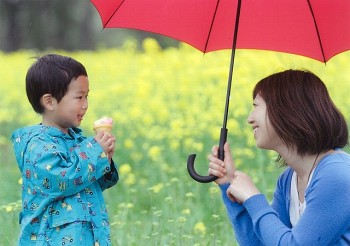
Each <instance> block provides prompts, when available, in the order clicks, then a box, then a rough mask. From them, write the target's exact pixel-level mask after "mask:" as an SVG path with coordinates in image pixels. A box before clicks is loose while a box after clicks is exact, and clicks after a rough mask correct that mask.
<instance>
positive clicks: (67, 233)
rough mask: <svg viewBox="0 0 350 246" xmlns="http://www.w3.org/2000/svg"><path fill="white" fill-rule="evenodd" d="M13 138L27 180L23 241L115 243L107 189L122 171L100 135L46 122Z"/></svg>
mask: <svg viewBox="0 0 350 246" xmlns="http://www.w3.org/2000/svg"><path fill="white" fill-rule="evenodd" d="M11 139H12V142H13V145H14V151H15V155H16V159H17V162H18V167H19V169H20V171H21V174H22V180H23V185H22V211H21V213H20V216H19V222H20V224H21V230H20V235H19V245H85V244H89V245H93V243H95V245H110V231H109V222H108V216H107V210H106V205H105V202H104V199H103V196H102V191H103V190H105V189H107V188H109V187H111V186H113V185H115V184H116V183H117V182H118V179H119V177H118V172H117V169H116V165H115V164H114V162H112V164H111V165H110V164H109V162H108V159H107V158H106V155H105V154H104V152H103V149H102V147H101V146H100V145H99V144H98V143H97V142H96V141H95V139H94V138H93V137H89V138H86V137H84V136H82V133H81V130H80V129H78V128H70V129H69V134H65V133H63V132H62V131H60V130H59V129H57V128H54V127H48V126H43V125H35V126H29V127H25V128H21V129H18V130H16V131H14V132H13V134H12V136H11Z"/></svg>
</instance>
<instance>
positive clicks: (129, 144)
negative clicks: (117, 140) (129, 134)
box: [124, 139, 134, 149]
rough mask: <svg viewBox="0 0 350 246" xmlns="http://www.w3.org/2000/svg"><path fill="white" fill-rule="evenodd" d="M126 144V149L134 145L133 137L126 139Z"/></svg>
mask: <svg viewBox="0 0 350 246" xmlns="http://www.w3.org/2000/svg"><path fill="white" fill-rule="evenodd" d="M124 146H125V148H126V149H131V148H132V147H134V142H133V141H132V140H131V139H125V141H124Z"/></svg>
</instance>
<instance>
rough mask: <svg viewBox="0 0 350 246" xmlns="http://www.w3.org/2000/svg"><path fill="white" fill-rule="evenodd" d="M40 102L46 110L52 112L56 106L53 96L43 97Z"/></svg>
mask: <svg viewBox="0 0 350 246" xmlns="http://www.w3.org/2000/svg"><path fill="white" fill-rule="evenodd" d="M40 102H41V105H43V107H44V108H45V109H46V110H49V111H52V110H53V109H54V106H55V104H56V99H55V98H54V97H53V96H51V94H45V95H43V96H42V97H41V99H40Z"/></svg>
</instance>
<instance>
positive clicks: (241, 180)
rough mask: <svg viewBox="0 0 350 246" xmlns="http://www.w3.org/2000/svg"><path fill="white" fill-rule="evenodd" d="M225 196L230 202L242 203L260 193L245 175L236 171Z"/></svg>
mask: <svg viewBox="0 0 350 246" xmlns="http://www.w3.org/2000/svg"><path fill="white" fill-rule="evenodd" d="M226 194H227V196H228V197H229V198H230V200H231V201H237V202H239V203H244V202H245V201H246V200H247V199H249V198H250V197H252V196H254V195H257V194H260V192H259V190H258V189H257V188H256V186H255V184H254V183H253V181H252V179H251V178H250V177H249V176H248V175H247V174H245V173H243V172H241V171H236V172H235V173H234V176H233V179H232V181H231V185H230V186H229V188H228V189H227V191H226Z"/></svg>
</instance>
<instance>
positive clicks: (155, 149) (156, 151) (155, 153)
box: [148, 146, 161, 160]
mask: <svg viewBox="0 0 350 246" xmlns="http://www.w3.org/2000/svg"><path fill="white" fill-rule="evenodd" d="M160 154H161V148H160V147H159V146H152V147H151V148H150V149H149V150H148V156H149V157H150V158H151V159H152V160H157V159H158V157H159V156H160Z"/></svg>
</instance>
